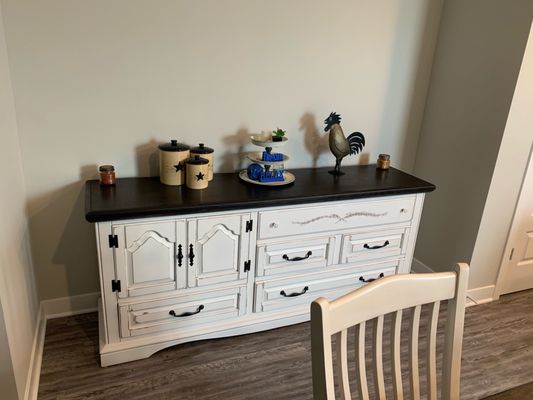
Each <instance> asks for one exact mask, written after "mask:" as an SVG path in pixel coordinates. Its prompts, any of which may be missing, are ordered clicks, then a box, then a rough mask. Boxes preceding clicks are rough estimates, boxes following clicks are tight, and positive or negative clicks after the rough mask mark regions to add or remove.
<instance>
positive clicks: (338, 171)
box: [329, 158, 344, 175]
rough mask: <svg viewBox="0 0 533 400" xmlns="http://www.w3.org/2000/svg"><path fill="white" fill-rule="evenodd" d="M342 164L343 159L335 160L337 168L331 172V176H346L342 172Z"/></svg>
mask: <svg viewBox="0 0 533 400" xmlns="http://www.w3.org/2000/svg"><path fill="white" fill-rule="evenodd" d="M341 162H342V158H337V159H335V168H334V169H333V170H332V171H329V173H330V174H331V175H344V172H341Z"/></svg>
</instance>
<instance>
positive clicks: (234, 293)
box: [119, 287, 246, 338]
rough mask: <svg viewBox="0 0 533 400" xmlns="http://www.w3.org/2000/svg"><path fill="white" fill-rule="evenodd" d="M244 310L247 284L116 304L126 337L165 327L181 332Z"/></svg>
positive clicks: (152, 331)
mask: <svg viewBox="0 0 533 400" xmlns="http://www.w3.org/2000/svg"><path fill="white" fill-rule="evenodd" d="M245 312H246V287H236V288H229V289H224V290H218V291H212V292H204V293H195V294H192V295H188V296H180V297H178V298H172V299H164V300H157V301H148V302H142V303H135V304H130V305H124V306H120V307H119V316H120V334H121V336H122V337H123V338H126V337H130V336H138V335H144V334H148V333H156V332H161V331H165V330H168V329H179V330H180V332H183V331H184V330H187V329H194V328H198V327H199V326H203V325H208V324H209V325H211V324H216V323H217V322H218V321H227V320H228V319H231V318H237V317H238V316H239V315H243V314H244V313H245ZM172 314H173V315H172Z"/></svg>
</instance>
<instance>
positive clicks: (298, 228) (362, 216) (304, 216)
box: [259, 196, 415, 239]
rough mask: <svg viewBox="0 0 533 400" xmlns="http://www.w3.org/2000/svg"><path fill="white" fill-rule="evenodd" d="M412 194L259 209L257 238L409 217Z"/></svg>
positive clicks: (411, 212)
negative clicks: (282, 208)
mask: <svg viewBox="0 0 533 400" xmlns="http://www.w3.org/2000/svg"><path fill="white" fill-rule="evenodd" d="M414 205H415V196H408V197H401V198H395V199H383V198H380V199H373V200H364V201H361V200H359V201H354V202H353V203H352V202H351V203H344V204H337V205H329V206H319V207H308V208H295V209H287V210H277V211H265V212H260V213H259V238H260V239H267V238H272V237H278V236H288V235H302V234H306V233H315V232H325V231H333V230H340V229H350V228H359V227H364V226H369V225H381V224H392V223H399V222H407V221H410V220H411V218H412V216H413V209H414Z"/></svg>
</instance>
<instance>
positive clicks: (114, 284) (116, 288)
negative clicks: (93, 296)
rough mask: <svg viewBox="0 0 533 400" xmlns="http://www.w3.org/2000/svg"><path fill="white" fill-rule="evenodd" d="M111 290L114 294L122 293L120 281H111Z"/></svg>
mask: <svg viewBox="0 0 533 400" xmlns="http://www.w3.org/2000/svg"><path fill="white" fill-rule="evenodd" d="M111 290H112V291H113V292H119V293H120V290H121V289H120V280H117V279H113V280H112V281H111Z"/></svg>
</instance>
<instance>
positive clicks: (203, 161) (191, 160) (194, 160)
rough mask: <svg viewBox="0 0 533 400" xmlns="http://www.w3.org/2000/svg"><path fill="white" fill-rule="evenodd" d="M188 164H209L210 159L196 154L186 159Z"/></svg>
mask: <svg viewBox="0 0 533 400" xmlns="http://www.w3.org/2000/svg"><path fill="white" fill-rule="evenodd" d="M185 163H186V164H194V165H202V164H209V160H206V159H205V158H202V157H200V156H194V157H191V158H188V159H186V160H185Z"/></svg>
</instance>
